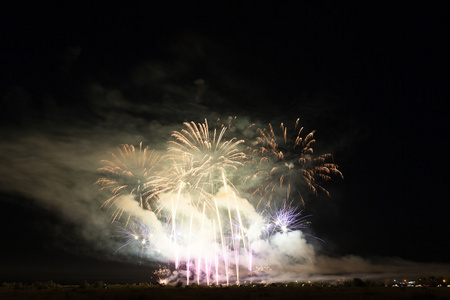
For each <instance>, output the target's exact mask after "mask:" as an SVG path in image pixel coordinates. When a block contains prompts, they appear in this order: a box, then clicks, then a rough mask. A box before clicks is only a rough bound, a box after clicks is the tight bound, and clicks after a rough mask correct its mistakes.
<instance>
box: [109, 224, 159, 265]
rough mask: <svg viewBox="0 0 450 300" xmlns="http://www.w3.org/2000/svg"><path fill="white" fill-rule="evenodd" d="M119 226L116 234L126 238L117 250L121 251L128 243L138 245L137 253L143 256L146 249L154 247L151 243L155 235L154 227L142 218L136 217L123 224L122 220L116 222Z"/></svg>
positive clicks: (120, 237)
mask: <svg viewBox="0 0 450 300" xmlns="http://www.w3.org/2000/svg"><path fill="white" fill-rule="evenodd" d="M114 223H115V224H116V228H117V233H118V234H117V235H116V236H114V237H116V238H119V239H125V240H126V241H125V243H124V244H123V245H122V246H121V247H119V248H118V249H117V250H116V252H114V253H117V252H119V251H120V250H121V249H122V248H124V247H126V246H128V245H135V246H136V255H137V256H138V257H142V255H143V253H145V251H147V250H150V249H152V250H153V249H154V248H153V247H152V244H151V239H152V237H153V228H151V227H150V226H148V225H145V224H144V223H143V221H142V220H139V219H134V220H132V221H131V222H128V223H127V224H122V223H120V222H117V221H116V222H114Z"/></svg>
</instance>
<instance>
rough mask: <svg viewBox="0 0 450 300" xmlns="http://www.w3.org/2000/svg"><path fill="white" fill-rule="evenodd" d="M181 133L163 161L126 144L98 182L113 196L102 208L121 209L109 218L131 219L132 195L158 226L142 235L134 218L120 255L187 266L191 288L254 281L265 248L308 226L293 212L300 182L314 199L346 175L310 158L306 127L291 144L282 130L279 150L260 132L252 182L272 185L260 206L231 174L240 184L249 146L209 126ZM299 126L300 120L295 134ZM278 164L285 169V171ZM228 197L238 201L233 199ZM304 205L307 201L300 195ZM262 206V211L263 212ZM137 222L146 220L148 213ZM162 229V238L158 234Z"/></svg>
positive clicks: (270, 134) (271, 135) (271, 136)
mask: <svg viewBox="0 0 450 300" xmlns="http://www.w3.org/2000/svg"><path fill="white" fill-rule="evenodd" d="M184 126H185V129H182V130H181V131H179V132H178V131H175V132H174V133H173V134H172V137H173V138H174V139H175V140H174V141H170V142H169V143H170V146H169V147H168V152H169V153H168V154H167V155H165V156H162V158H161V157H160V156H156V155H154V154H153V152H149V151H148V148H142V144H140V146H139V151H137V150H136V148H135V147H134V146H130V145H122V146H121V147H122V148H118V153H119V154H117V155H116V154H111V155H112V157H113V160H110V161H102V162H103V163H104V164H106V166H105V167H102V168H100V169H99V171H100V172H101V173H102V174H103V176H104V177H102V178H100V179H99V180H98V181H97V182H96V183H97V184H99V185H101V190H103V189H107V190H110V191H111V193H112V194H113V196H112V197H111V198H109V199H108V200H107V201H105V203H104V204H103V205H102V206H107V207H108V209H110V208H111V207H114V206H115V207H116V210H115V211H114V213H113V218H112V219H113V220H115V219H119V218H120V217H121V216H122V214H123V212H125V211H127V212H128V207H127V205H125V204H124V203H125V202H124V201H122V202H121V200H120V199H121V196H123V195H124V194H126V195H130V196H131V197H130V199H129V200H127V201H132V199H133V200H134V201H137V202H138V204H139V205H136V206H138V207H139V208H140V209H141V210H142V211H145V210H151V211H153V212H154V213H155V214H154V215H153V212H152V216H153V218H155V220H158V221H159V222H160V223H161V224H159V225H158V224H157V225H155V224H153V225H154V226H153V227H147V228H148V234H138V233H139V232H142V231H143V230H144V231H145V230H146V227H145V226H144V220H142V221H138V220H136V221H132V222H130V223H128V222H129V221H130V216H131V213H130V215H129V216H128V219H127V222H126V223H125V225H124V226H123V227H122V229H121V230H122V231H121V234H122V236H121V237H122V238H126V239H127V240H126V242H125V244H124V245H123V246H121V247H120V248H119V249H117V251H116V252H118V251H119V250H121V249H122V248H123V247H126V246H129V245H132V244H133V243H136V244H137V243H138V242H140V243H141V245H142V246H141V252H142V253H144V251H147V250H149V249H150V248H151V249H154V250H156V251H157V252H158V253H159V252H161V255H162V256H163V257H165V259H167V260H168V261H171V262H173V263H174V266H175V269H177V270H179V269H180V268H181V266H185V268H186V282H187V284H189V282H190V279H191V277H192V276H193V277H192V278H195V276H196V281H197V283H198V284H200V283H201V282H206V283H207V284H209V283H210V279H211V280H214V281H215V282H216V284H219V283H220V282H221V281H223V280H225V282H226V284H227V285H229V284H230V279H232V277H233V278H234V279H235V280H236V283H239V281H240V279H241V271H242V269H241V264H242V266H243V267H244V266H245V269H247V271H248V272H250V273H247V274H257V272H258V270H259V269H260V267H253V263H254V261H255V260H259V261H261V259H263V257H264V254H263V253H264V251H263V250H264V249H263V248H264V247H263V248H261V245H266V246H265V247H270V244H271V243H272V237H273V236H277V235H284V234H285V235H286V237H288V236H289V234H288V233H290V232H292V231H299V230H302V229H305V228H306V227H308V225H309V222H308V221H307V218H308V217H309V216H303V215H302V211H301V210H299V209H298V207H297V206H295V205H293V201H294V200H295V199H294V198H292V197H291V198H289V194H290V193H291V191H293V190H294V187H295V185H296V180H298V179H303V180H304V181H306V183H307V184H308V185H309V186H310V188H311V189H312V188H314V191H315V192H317V190H321V189H323V190H325V189H324V188H322V187H321V186H320V185H318V181H321V182H326V181H327V180H330V179H331V177H332V176H333V175H338V176H342V174H341V173H340V171H339V170H338V169H337V165H335V164H334V163H332V162H330V161H331V158H332V157H331V154H325V155H321V156H318V157H315V158H314V157H313V156H312V154H313V150H312V145H313V144H314V142H315V140H314V139H313V134H314V132H311V133H310V134H308V135H307V136H306V137H305V138H302V137H301V136H300V134H301V132H302V129H303V128H301V129H300V130H299V131H298V134H297V136H296V138H295V139H294V143H293V145H292V144H290V143H291V141H290V140H289V138H288V130H287V127H285V126H284V125H283V124H281V129H282V139H283V141H284V144H283V145H281V144H280V143H278V141H277V139H276V135H275V132H274V130H273V128H272V126H271V125H269V129H263V130H259V134H260V136H259V137H258V138H257V144H258V145H259V148H254V149H252V154H253V158H254V159H255V158H257V164H256V165H257V166H258V168H257V169H255V170H254V174H255V175H254V176H253V177H256V176H259V175H260V174H265V176H267V178H268V179H269V180H265V181H264V182H263V184H262V187H260V188H258V189H257V192H260V193H261V199H259V201H258V204H257V205H256V207H255V205H253V204H251V203H249V202H248V201H247V200H246V199H244V198H241V197H239V191H238V189H237V188H236V186H235V185H234V184H233V183H232V182H231V180H230V179H229V178H228V177H227V176H228V175H234V177H232V178H234V179H238V180H240V177H239V176H237V177H236V175H239V174H238V173H239V170H240V169H239V168H241V167H243V166H244V160H248V159H250V158H251V157H247V156H246V155H245V154H244V153H243V152H241V151H240V150H239V148H240V147H241V144H242V143H244V141H243V140H237V139H236V138H234V137H233V138H231V139H229V140H225V133H226V130H227V128H228V127H225V126H222V127H221V128H220V130H219V131H218V130H217V129H214V130H210V129H209V126H208V123H207V121H206V120H205V123H203V124H201V123H199V124H196V123H194V122H190V123H184ZM297 126H298V121H297V123H296V126H295V128H296V129H297ZM289 145H291V146H292V149H290V150H292V151H290V152H289V151H286V150H285V148H283V147H287V146H289ZM286 149H287V148H286ZM161 162H163V163H165V164H169V165H168V166H167V165H166V166H165V167H166V168H165V169H166V171H165V172H162V171H159V170H160V169H161V168H160V165H159V164H160V163H161ZM280 162H281V163H284V167H280ZM281 165H282V164H281ZM266 166H269V167H270V166H271V170H270V171H267V168H265V167H266ZM282 166H283V165H282ZM232 171H237V172H236V174H235V173H232ZM283 172H285V173H283ZM293 175H294V176H293ZM316 179H317V180H316ZM285 184H286V187H287V190H286V191H287V197H285V200H284V202H283V205H282V206H281V208H280V209H278V208H276V204H275V209H274V210H271V209H270V207H271V206H272V205H271V201H272V198H274V197H276V196H277V194H276V192H277V188H278V186H279V187H282V186H283V185H285ZM327 193H328V192H327ZM231 194H232V196H233V198H234V201H231V200H230V196H231ZM300 199H301V200H302V201H303V197H302V196H301V195H300ZM287 200H289V201H290V203H289V204H287V202H286V201H287ZM262 203H264V204H262ZM260 204H261V205H260ZM259 206H261V207H263V206H264V208H263V209H259V210H258V207H259ZM258 211H259V212H258ZM140 216H141V217H142V218H145V214H140ZM233 220H234V221H233ZM263 220H265V223H264V221H263ZM163 224H164V225H165V226H162V225H163ZM138 225H139V226H140V227H139V226H138ZM155 226H156V227H155ZM155 228H158V230H156V231H155ZM163 228H166V229H165V231H164V230H161V229H163ZM160 231H161V232H160ZM144 233H145V232H144ZM153 233H155V234H154V235H152V234H153ZM261 242H262V243H261ZM160 250H162V251H160ZM261 251H262V252H261ZM138 253H139V252H138ZM259 264H260V263H259ZM268 268H269V269H270V267H268ZM233 269H234V270H235V271H234V274H233ZM244 271H245V270H244ZM243 273H245V272H243ZM177 274H179V273H178V271H177ZM202 276H204V278H202ZM242 277H243V278H245V277H244V275H242ZM194 280H195V279H194Z"/></svg>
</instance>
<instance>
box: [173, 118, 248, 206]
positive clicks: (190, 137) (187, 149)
mask: <svg viewBox="0 0 450 300" xmlns="http://www.w3.org/2000/svg"><path fill="white" fill-rule="evenodd" d="M184 125H185V127H186V128H184V129H182V130H181V131H175V132H173V134H172V137H173V138H174V139H175V140H173V141H170V142H169V143H170V147H169V148H168V152H169V155H167V156H166V160H168V161H170V162H171V164H172V167H171V169H170V170H169V178H170V181H171V182H172V185H173V186H176V185H178V184H179V182H183V183H184V184H185V188H186V189H187V190H188V192H189V193H192V194H193V195H194V198H196V199H194V205H196V206H201V205H202V203H203V201H206V203H207V204H208V206H210V207H213V204H212V198H213V195H214V193H216V192H217V190H218V187H219V186H221V185H222V174H224V175H225V180H226V181H227V184H229V185H231V186H233V184H232V182H231V181H229V180H228V177H227V174H228V173H229V172H230V171H231V170H236V169H237V168H238V167H239V166H242V165H243V160H244V159H245V158H246V156H245V154H244V153H243V152H242V151H240V150H239V149H238V147H239V145H240V144H241V143H243V142H244V141H243V140H237V139H236V138H232V139H230V140H225V139H224V135H225V132H226V130H227V127H225V126H223V125H222V126H221V128H220V130H218V129H216V128H215V129H214V130H210V129H209V126H208V122H207V120H205V123H198V124H196V123H194V122H190V123H188V122H185V123H184Z"/></svg>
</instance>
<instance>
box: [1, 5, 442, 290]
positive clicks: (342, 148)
mask: <svg viewBox="0 0 450 300" xmlns="http://www.w3.org/2000/svg"><path fill="white" fill-rule="evenodd" d="M180 2H182V3H178V2H174V1H168V2H165V3H162V2H161V3H153V2H149V3H148V4H146V5H144V4H141V5H136V6H131V5H128V6H126V7H124V6H120V5H119V6H112V4H111V3H110V2H102V4H89V5H81V4H79V3H78V2H77V3H71V4H67V3H65V4H64V7H54V6H49V5H48V6H42V5H40V4H33V5H31V6H30V5H26V4H25V3H22V4H20V3H17V4H15V5H10V6H9V7H7V8H6V9H3V14H4V16H5V17H2V18H1V22H2V24H1V28H2V34H1V44H2V46H1V47H0V49H1V55H0V59H1V63H0V70H1V76H2V78H1V82H0V97H1V98H0V99H1V103H2V105H1V109H0V114H1V118H0V204H1V206H0V207H1V211H2V217H1V218H0V228H1V236H2V243H1V247H0V280H1V281H5V280H6V281H35V280H50V279H52V280H54V281H62V282H75V283H79V282H81V281H82V280H84V279H87V280H91V281H94V280H106V281H108V280H109V281H121V282H133V281H145V280H148V278H149V276H150V275H149V274H150V273H151V270H152V267H154V266H157V265H158V262H156V263H151V262H146V263H145V264H140V265H139V264H138V262H137V261H136V260H135V259H133V258H132V257H131V258H124V257H120V256H115V255H114V254H113V253H114V251H115V249H113V248H108V245H107V244H104V243H103V240H104V238H105V237H104V231H102V229H104V228H105V227H107V226H108V218H109V215H108V213H107V212H105V211H102V210H101V209H100V208H99V203H100V204H101V202H102V199H100V195H99V194H98V192H97V187H95V186H94V185H93V183H94V182H95V180H96V178H97V177H98V174H97V173H96V169H97V167H99V161H100V160H101V159H103V158H104V156H105V154H106V153H107V152H108V151H112V150H114V147H116V146H118V145H120V144H122V143H127V144H134V145H138V144H139V142H141V141H142V142H143V143H144V144H146V145H150V146H154V147H155V148H157V149H158V148H161V147H163V145H165V144H164V143H165V142H166V141H167V140H168V139H169V138H170V132H172V131H173V130H180V129H181V128H182V124H183V122H186V121H195V122H203V121H204V119H205V118H208V120H210V122H211V123H212V122H213V121H215V120H216V119H217V118H221V119H222V120H226V119H227V118H228V116H233V117H234V116H236V117H237V120H242V122H243V123H245V122H247V123H248V124H250V123H256V124H257V125H261V126H266V125H267V124H268V123H273V124H278V123H280V122H284V123H286V124H291V125H292V124H293V123H294V122H295V120H296V119H297V118H300V120H301V124H302V125H303V126H305V129H306V130H309V131H312V130H316V134H315V138H316V139H317V143H316V146H315V150H316V151H317V153H333V155H334V161H335V162H336V163H337V164H338V165H339V168H340V170H341V171H342V173H343V174H344V177H345V178H344V180H335V181H333V182H331V183H328V184H327V185H326V188H327V189H328V190H329V191H330V193H331V197H332V198H331V199H327V198H326V197H324V196H319V197H318V198H317V199H309V200H310V201H308V205H307V207H306V210H307V212H308V213H310V214H312V217H311V222H312V224H311V227H310V229H309V230H310V233H312V234H314V235H315V236H317V237H320V238H321V239H323V240H324V241H325V243H322V242H317V241H312V243H314V245H315V247H316V251H317V253H318V255H324V256H327V257H332V258H335V259H337V260H339V259H341V258H342V257H349V256H352V257H353V256H354V257H359V258H362V259H364V260H367V261H370V262H371V263H372V262H373V263H376V262H378V263H382V262H387V261H397V262H398V261H401V262H404V263H405V264H406V265H407V264H409V263H411V264H416V265H417V264H418V265H419V266H422V267H423V269H420V268H418V269H417V270H418V273H424V274H425V273H427V272H428V273H429V272H430V270H433V268H434V270H437V271H436V272H440V271H441V270H445V269H446V266H449V263H450V243H449V238H448V237H449V234H450V223H449V218H448V216H449V211H450V204H449V201H448V200H449V198H448V192H447V187H448V183H447V181H448V177H449V176H448V174H447V173H448V172H447V167H448V159H447V157H448V155H447V151H446V150H447V146H446V144H447V143H446V141H447V139H448V125H449V124H448V123H449V122H448V116H447V114H448V112H447V106H446V105H444V103H445V101H448V79H449V76H448V69H447V68H446V63H448V51H447V50H448V49H445V48H444V44H445V40H446V39H447V38H446V37H447V35H448V34H447V32H446V25H447V26H448V23H447V22H446V20H445V19H446V13H445V12H446V10H444V8H443V7H440V6H439V5H436V4H430V3H425V2H420V1H410V2H408V3H407V5H404V6H402V5H399V4H397V5H394V6H393V5H392V3H390V2H385V3H384V2H383V1H382V2H378V1H377V4H371V5H369V4H367V3H366V2H364V3H358V4H356V3H347V2H345V3H342V2H339V3H338V2H334V1H311V2H305V1H295V4H294V1H286V3H284V4H280V3H278V2H276V1H259V2H256V1H227V2H220V3H216V1H209V2H196V3H188V2H189V1H186V3H185V2H184V1H180ZM241 2H242V3H241ZM150 3H151V4H150ZM103 200H104V199H103ZM87 220H88V221H87ZM102 236H103V237H102ZM429 264H433V266H434V267H432V268H430V267H429ZM436 264H437V265H436ZM436 266H440V267H442V268H441V269H440V268H439V267H436ZM449 269H450V268H447V270H449ZM414 270H416V269H414ZM342 273H344V271H343V272H342ZM447 274H448V272H447ZM418 275H420V274H418ZM432 275H444V274H439V273H437V274H432Z"/></svg>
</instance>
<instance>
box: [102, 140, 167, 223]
mask: <svg viewBox="0 0 450 300" xmlns="http://www.w3.org/2000/svg"><path fill="white" fill-rule="evenodd" d="M110 157H111V159H109V160H102V161H101V163H103V164H104V166H102V167H100V168H99V169H98V172H99V173H101V174H102V175H103V176H104V177H101V178H99V179H98V180H97V181H96V182H95V184H98V185H100V186H101V188H100V190H101V191H102V190H109V191H110V192H111V194H112V196H111V197H110V198H109V199H108V200H106V201H105V202H104V203H103V205H102V207H103V206H107V207H108V209H109V208H111V207H113V206H114V205H116V209H115V210H114V211H113V214H112V220H113V221H114V220H115V219H117V218H120V216H121V215H122V213H123V211H124V207H123V205H121V203H122V202H121V201H119V199H120V196H124V195H129V196H131V197H132V198H133V200H136V201H138V203H139V206H140V207H141V208H144V209H148V210H152V205H151V204H150V200H151V199H152V198H153V199H154V198H155V195H156V194H157V193H156V192H155V190H159V189H160V185H159V184H158V182H159V181H160V177H159V176H158V164H159V162H160V161H161V158H160V156H159V155H157V154H155V153H154V152H153V151H149V149H148V147H145V148H143V147H142V143H140V144H139V148H138V149H136V148H135V147H134V146H133V145H127V144H124V145H121V147H118V148H117V152H116V153H112V152H111V153H110Z"/></svg>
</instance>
